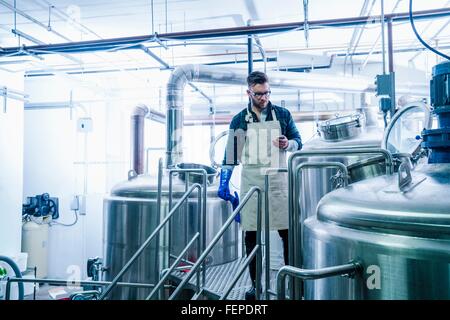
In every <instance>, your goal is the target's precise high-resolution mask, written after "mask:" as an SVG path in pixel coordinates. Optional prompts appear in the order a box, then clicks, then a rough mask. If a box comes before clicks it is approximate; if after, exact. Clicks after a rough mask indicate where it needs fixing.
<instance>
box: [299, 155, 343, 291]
mask: <svg viewBox="0 0 450 320" xmlns="http://www.w3.org/2000/svg"><path fill="white" fill-rule="evenodd" d="M326 168H336V169H338V170H340V171H341V172H342V173H343V177H342V178H343V179H344V187H346V186H347V185H348V179H349V176H348V170H347V167H346V166H345V165H344V164H343V163H340V162H314V161H311V162H305V163H301V164H299V165H298V166H297V167H296V168H295V172H294V173H295V180H294V201H295V203H294V210H293V212H292V218H290V219H292V221H293V222H294V228H293V229H292V232H293V234H294V243H295V245H297V244H298V249H297V248H295V249H294V248H293V250H294V251H293V252H294V260H293V262H290V263H291V264H292V265H294V266H296V267H302V266H303V221H304V220H305V218H306V217H304V212H303V210H302V209H301V206H299V203H298V199H299V198H300V191H301V184H302V173H303V171H302V170H303V169H326ZM299 229H300V231H299ZM302 285H303V284H302V283H300V284H299V286H302ZM300 292H301V291H300Z"/></svg>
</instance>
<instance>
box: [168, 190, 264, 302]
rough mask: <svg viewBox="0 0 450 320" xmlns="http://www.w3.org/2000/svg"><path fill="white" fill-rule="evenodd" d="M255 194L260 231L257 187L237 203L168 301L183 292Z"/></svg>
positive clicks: (259, 202)
mask: <svg viewBox="0 0 450 320" xmlns="http://www.w3.org/2000/svg"><path fill="white" fill-rule="evenodd" d="M255 192H256V193H257V197H258V208H257V209H258V212H257V215H258V217H259V219H257V223H259V224H258V226H257V229H258V230H261V206H260V204H261V189H260V188H258V187H252V188H250V190H249V191H248V192H247V194H246V195H245V197H244V199H243V200H242V202H240V203H239V205H238V207H237V208H236V209H235V210H234V211H233V213H232V214H231V215H230V217H228V220H227V221H226V222H225V224H224V225H223V226H222V228H220V230H219V232H218V233H217V234H216V235H215V237H214V238H213V239H212V240H211V242H210V243H209V245H208V247H207V248H206V249H205V250H204V251H203V253H202V255H201V256H200V258H199V259H198V260H197V262H196V263H195V265H194V266H193V267H192V269H191V270H190V272H189V273H188V274H187V275H186V277H185V278H184V279H183V281H181V283H180V284H179V285H178V287H177V288H176V289H175V291H174V292H173V293H172V295H171V296H170V297H169V300H173V299H175V298H176V297H177V296H178V294H179V293H180V292H181V290H183V288H184V286H185V285H186V284H187V283H188V282H189V280H190V279H191V278H192V276H193V275H194V273H195V272H196V271H197V269H198V268H199V267H200V265H201V264H203V263H204V260H205V259H206V258H207V257H208V255H209V253H210V252H211V250H212V249H213V248H214V246H215V245H216V243H217V242H218V241H219V240H220V238H221V237H222V236H223V234H224V233H225V231H226V230H227V228H228V227H229V226H230V225H231V224H232V223H233V222H234V218H235V217H236V215H237V214H238V213H239V212H240V211H241V210H242V208H243V207H244V206H245V204H246V203H247V202H248V200H249V199H250V198H251V197H252V195H253V194H254V193H255ZM257 236H258V233H257ZM260 237H261V236H260ZM260 237H259V238H260ZM257 241H258V240H257ZM258 244H259V245H261V243H260V242H259V243H258V242H257V245H258ZM258 277H259V279H261V278H260V277H261V275H260V274H259V275H258V273H256V278H257V279H258ZM257 282H258V281H257ZM259 282H261V281H259ZM256 285H257V289H259V288H258V283H257V284H256ZM258 294H259V293H258V292H256V295H257V297H258Z"/></svg>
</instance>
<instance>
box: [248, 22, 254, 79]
mask: <svg viewBox="0 0 450 320" xmlns="http://www.w3.org/2000/svg"><path fill="white" fill-rule="evenodd" d="M250 25H251V22H250V20H249V21H248V22H247V26H250ZM247 55H248V73H249V74H250V73H252V72H253V35H251V34H250V35H248V36H247Z"/></svg>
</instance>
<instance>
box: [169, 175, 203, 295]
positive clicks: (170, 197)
mask: <svg viewBox="0 0 450 320" xmlns="http://www.w3.org/2000/svg"><path fill="white" fill-rule="evenodd" d="M174 173H185V190H186V191H187V189H188V187H189V173H195V174H199V173H200V174H201V175H202V177H203V181H202V190H203V195H202V196H203V203H202V206H201V208H202V210H201V211H202V212H201V214H200V215H199V217H198V221H199V223H200V226H199V228H200V229H199V230H202V232H201V235H202V236H201V237H200V245H199V246H198V251H197V257H199V256H200V254H201V251H203V250H205V247H206V201H207V192H208V188H207V181H208V180H207V178H208V176H207V172H206V170H205V169H170V170H169V211H170V210H171V209H172V176H173V174H174ZM187 205H188V204H187V202H186V212H187V211H188V208H187ZM171 228H172V226H171V223H169V234H172V232H171ZM184 234H185V237H186V238H185V243H187V235H188V224H187V223H186V224H185V233H184ZM170 247H171V239H170V236H169V245H168V251H169V253H168V260H169V261H168V264H169V265H170V258H175V259H177V257H175V256H174V255H172V254H171V253H170ZM184 262H185V263H187V264H188V265H190V266H192V265H193V263H192V262H190V261H184ZM201 271H202V283H203V286H204V285H205V282H206V264H205V263H204V264H203V266H202V268H201ZM197 280H198V281H200V278H199V277H197ZM198 286H200V284H199V283H198Z"/></svg>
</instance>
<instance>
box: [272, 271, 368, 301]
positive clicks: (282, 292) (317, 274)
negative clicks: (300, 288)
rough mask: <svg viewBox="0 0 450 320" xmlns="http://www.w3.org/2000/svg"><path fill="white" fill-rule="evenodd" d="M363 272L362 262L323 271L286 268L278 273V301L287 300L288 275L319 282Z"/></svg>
mask: <svg viewBox="0 0 450 320" xmlns="http://www.w3.org/2000/svg"><path fill="white" fill-rule="evenodd" d="M362 271H363V266H362V264H361V262H349V263H347V264H343V265H338V266H333V267H327V268H321V269H300V268H295V267H292V266H284V267H282V268H281V269H280V270H279V271H278V273H277V299H278V300H285V299H286V285H285V282H286V281H285V279H286V276H287V275H290V276H292V277H296V278H300V279H302V280H317V279H323V278H329V277H334V276H348V277H353V276H355V275H356V274H358V273H360V272H362Z"/></svg>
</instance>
